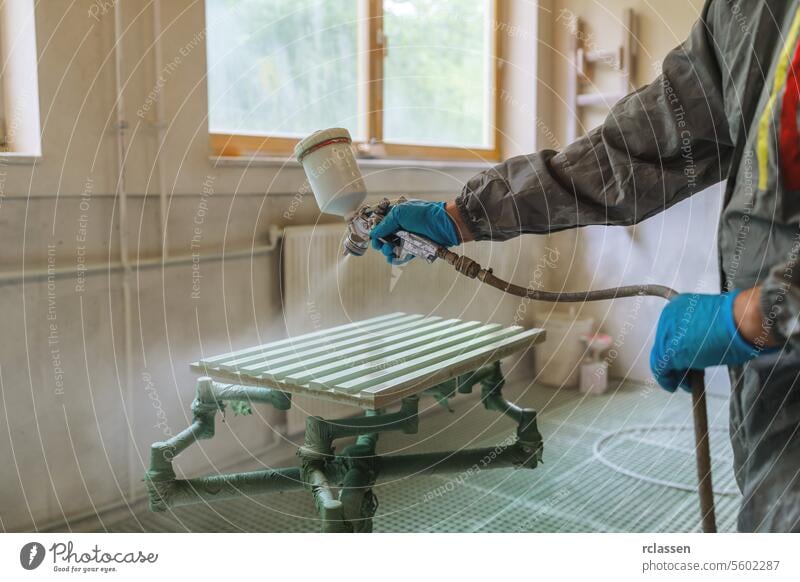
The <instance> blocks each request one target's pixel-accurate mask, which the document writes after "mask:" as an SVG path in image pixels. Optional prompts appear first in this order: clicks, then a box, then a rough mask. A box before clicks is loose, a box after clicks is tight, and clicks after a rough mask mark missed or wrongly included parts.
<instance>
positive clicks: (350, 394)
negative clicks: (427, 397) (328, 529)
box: [191, 313, 544, 410]
mask: <svg viewBox="0 0 800 582" xmlns="http://www.w3.org/2000/svg"><path fill="white" fill-rule="evenodd" d="M542 340H544V330H541V329H525V328H522V327H519V326H511V327H504V326H502V325H500V324H484V323H481V322H478V321H461V320H459V319H444V318H441V317H425V316H422V315H413V314H406V313H392V314H390V315H384V316H381V317H376V318H373V319H368V320H365V321H360V322H356V323H349V324H346V325H341V326H339V327H334V328H331V329H326V330H321V331H317V332H314V333H309V334H305V335H302V336H299V337H295V338H289V339H284V340H280V341H275V342H270V343H266V344H263V345H260V346H255V347H252V348H247V349H243V350H238V351H234V352H230V353H227V354H222V355H219V356H213V357H208V358H203V359H202V360H200V361H198V362H195V363H194V364H192V365H191V368H192V370H194V371H195V372H198V373H200V374H203V375H205V376H209V377H211V378H213V379H215V380H217V381H219V382H230V383H236V384H242V385H248V386H260V387H265V388H274V389H278V390H281V391H283V392H287V393H291V394H304V395H309V396H312V397H314V398H320V399H326V400H331V401H335V402H339V403H346V404H351V405H353V406H357V407H360V408H363V409H367V410H374V409H377V408H383V407H386V406H389V405H391V404H394V403H396V402H398V401H400V400H402V399H403V398H406V397H408V396H413V395H416V394H419V393H420V392H423V391H425V390H427V389H429V388H431V387H433V386H436V385H438V384H440V383H442V382H444V381H447V380H450V379H452V378H455V377H456V376H459V375H461V374H464V373H467V372H470V371H472V370H475V369H477V368H480V367H481V366H484V365H486V364H490V363H492V362H494V361H497V360H500V359H501V358H504V357H506V356H508V355H510V354H512V353H514V352H516V351H518V350H522V349H527V348H529V347H530V346H532V345H533V344H535V343H538V342H539V341H542Z"/></svg>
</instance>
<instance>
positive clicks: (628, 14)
mask: <svg viewBox="0 0 800 582" xmlns="http://www.w3.org/2000/svg"><path fill="white" fill-rule="evenodd" d="M622 26H623V30H622V44H621V45H620V46H619V47H618V48H617V49H616V50H603V49H598V48H597V47H595V46H593V42H592V37H591V36H590V35H589V34H588V33H587V32H586V26H585V23H584V22H583V21H582V20H581V18H579V17H577V16H576V17H574V18H573V20H572V21H571V22H570V39H571V47H570V54H571V55H572V59H573V66H572V71H571V72H570V76H569V88H568V102H569V104H570V108H571V109H570V115H571V119H570V120H569V122H568V124H567V143H571V142H573V141H575V139H577V137H578V136H579V135H581V134H582V133H583V131H582V128H583V123H582V119H581V111H582V110H583V109H584V108H589V107H594V108H597V107H610V106H611V105H613V104H614V103H616V102H617V101H619V100H620V99H622V98H623V97H624V96H625V95H627V94H628V93H630V92H631V91H632V90H633V89H634V85H635V81H634V71H635V70H636V56H637V38H638V18H637V15H636V13H635V12H634V11H633V10H632V9H627V10H625V14H624V16H623V21H622ZM599 67H604V68H606V69H611V70H613V71H616V72H618V73H619V83H618V87H619V88H618V90H616V91H611V92H597V91H594V92H592V91H591V89H592V88H593V87H595V86H596V85H595V82H594V80H593V76H594V73H595V72H596V70H597V68H599Z"/></svg>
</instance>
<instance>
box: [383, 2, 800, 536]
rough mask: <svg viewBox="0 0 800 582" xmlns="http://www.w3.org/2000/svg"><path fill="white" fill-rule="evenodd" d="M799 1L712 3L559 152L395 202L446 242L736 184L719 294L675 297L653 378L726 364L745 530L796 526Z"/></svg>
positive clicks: (642, 207) (799, 452)
mask: <svg viewBox="0 0 800 582" xmlns="http://www.w3.org/2000/svg"><path fill="white" fill-rule="evenodd" d="M799 103H800V0H771V1H770V0H748V1H746V2H739V1H733V0H709V1H708V2H707V3H706V5H705V7H704V9H703V12H702V16H701V18H700V20H699V21H698V22H697V23H696V24H695V25H694V27H693V29H692V31H691V34H690V36H689V38H688V39H687V40H686V41H685V42H684V43H683V44H681V45H680V46H679V47H677V48H676V49H675V50H673V51H671V52H670V53H669V54H668V55H667V57H666V59H665V60H664V62H663V67H662V73H661V75H660V76H659V77H658V78H657V79H656V80H655V81H654V82H653V83H651V84H649V85H647V86H645V87H643V88H641V89H639V90H638V91H635V92H634V93H632V94H630V95H628V96H627V97H625V98H624V99H622V100H621V101H620V102H619V103H617V104H616V105H615V106H614V107H613V109H612V110H611V113H610V115H609V116H608V118H607V119H606V120H605V122H604V123H603V124H602V125H601V126H600V127H598V128H596V129H594V130H592V131H591V132H589V133H588V134H587V135H585V136H584V137H582V138H580V139H578V140H577V141H575V142H574V143H572V144H570V145H569V146H567V147H565V148H564V149H563V151H561V152H556V151H550V150H544V151H540V152H538V153H535V154H531V155H526V156H519V157H515V158H511V159H509V160H508V161H506V162H504V163H501V164H499V165H497V166H495V167H493V168H491V169H489V170H487V171H484V172H482V173H480V174H478V175H476V176H475V177H473V178H472V179H470V180H469V181H468V182H467V184H466V186H465V187H464V189H463V191H462V193H461V194H460V195H459V196H458V197H457V198H456V199H455V200H454V201H451V202H447V203H444V202H439V203H432V202H422V201H413V202H409V203H407V204H403V205H399V206H396V207H394V208H393V210H392V211H391V212H390V214H389V215H388V216H387V217H386V219H385V220H384V221H383V222H382V223H381V224H379V225H378V227H376V228H375V229H374V231H373V233H372V240H373V246H375V248H378V249H380V250H382V251H383V252H384V254H386V255H387V256H391V254H392V248H391V247H390V246H389V245H386V244H385V243H382V242H381V241H380V240H379V239H385V237H386V236H387V235H390V234H391V233H392V232H394V231H395V230H398V229H400V228H402V229H405V230H408V231H411V232H416V233H418V234H421V235H423V236H428V237H429V238H431V239H432V240H435V241H436V242H438V243H440V244H443V245H446V246H452V245H456V244H459V243H460V242H462V241H468V240H479V241H480V240H494V241H502V240H507V239H510V238H513V237H516V236H519V235H520V234H524V233H536V234H546V233H552V232H555V231H559V230H563V229H567V228H575V227H579V226H586V225H597V224H602V225H610V226H611V225H631V224H635V223H638V222H640V221H642V220H645V219H647V218H649V217H651V216H653V215H655V214H656V213H659V212H662V211H664V210H667V209H668V208H670V207H671V206H673V205H674V204H676V203H678V202H680V201H681V200H684V199H686V198H688V197H689V196H692V195H693V194H695V193H697V192H700V191H702V190H704V189H705V188H707V187H709V186H711V185H713V184H716V183H718V182H722V181H723V180H727V187H726V190H725V198H724V202H723V209H722V215H721V218H720V221H719V257H720V269H721V274H722V287H723V289H724V290H725V291H726V292H725V293H723V294H721V295H699V294H685V295H679V296H678V297H677V298H676V299H674V300H673V301H671V302H670V303H669V304H668V305H667V306H666V307H665V309H664V311H663V312H662V314H661V317H660V319H659V322H658V327H657V330H656V340H655V345H654V347H653V350H652V353H651V358H650V364H651V368H652V372H653V375H654V376H655V378H656V380H657V381H658V383H659V384H660V385H661V386H662V387H664V388H666V389H667V390H670V391H674V390H675V389H676V388H678V387H679V386H681V387H684V388H686V387H688V382H687V380H686V375H687V371H688V370H689V369H703V368H706V367H708V366H713V365H728V366H729V367H730V370H731V378H732V388H731V390H732V391H731V400H730V412H731V414H730V435H731V440H732V444H733V451H734V470H735V475H736V479H737V482H738V485H739V488H740V489H741V492H742V504H741V509H740V512H739V520H738V528H739V530H740V531H748V532H749V531H799V530H800V431H799V430H798V429H799V428H800V379H799V378H798V375H800V267H799V266H798V265H797V262H798V255H800V128H799V127H798V114H799V113H800V106H799Z"/></svg>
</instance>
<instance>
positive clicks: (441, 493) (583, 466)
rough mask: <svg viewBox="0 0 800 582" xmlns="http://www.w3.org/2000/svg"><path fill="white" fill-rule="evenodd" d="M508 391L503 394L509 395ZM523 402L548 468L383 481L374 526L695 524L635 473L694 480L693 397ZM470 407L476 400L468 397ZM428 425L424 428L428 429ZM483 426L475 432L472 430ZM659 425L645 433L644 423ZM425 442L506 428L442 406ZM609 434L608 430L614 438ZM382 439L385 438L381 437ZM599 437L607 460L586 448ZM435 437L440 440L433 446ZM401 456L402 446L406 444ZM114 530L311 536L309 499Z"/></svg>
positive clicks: (188, 511)
mask: <svg viewBox="0 0 800 582" xmlns="http://www.w3.org/2000/svg"><path fill="white" fill-rule="evenodd" d="M509 392H510V391H509ZM520 402H522V403H523V404H526V405H532V406H534V407H538V408H539V409H540V410H541V411H542V412H541V414H540V430H541V432H542V434H543V436H544V440H545V457H544V460H545V462H544V464H543V465H541V466H540V467H539V468H537V469H535V470H533V471H529V470H518V471H514V470H492V471H478V472H477V473H474V474H473V475H471V476H470V477H469V478H459V476H458V475H453V476H436V477H424V478H415V479H404V480H401V481H397V482H391V483H386V484H379V485H378V486H376V488H375V492H376V494H377V496H378V498H379V500H380V506H379V508H378V511H377V514H376V517H375V521H374V526H375V531H385V532H388V531H403V532H407V531H441V532H473V531H486V532H516V531H539V532H558V531H565V532H571V531H575V532H593V531H611V532H622V531H629V532H637V531H643V532H661V531H665V532H672V531H699V530H700V524H699V509H698V500H697V496H696V494H694V493H690V492H686V491H681V490H678V489H674V488H669V487H665V486H663V485H658V484H654V483H651V482H646V481H642V480H640V479H637V478H633V477H631V476H628V475H630V474H633V475H639V476H642V477H644V478H645V479H651V480H652V479H656V480H658V479H661V480H664V479H666V480H669V481H672V482H678V483H685V484H688V485H692V484H694V482H695V465H694V456H693V454H692V443H693V440H692V439H693V436H692V432H691V430H675V428H674V427H676V426H686V427H690V426H691V410H690V408H691V401H690V399H689V396H688V395H686V394H675V395H672V396H670V395H667V394H665V393H663V392H661V391H658V390H647V389H642V388H641V387H635V386H625V387H621V388H620V389H619V390H617V391H615V392H614V393H613V394H609V395H606V396H600V397H596V396H595V397H583V396H582V395H580V394H578V393H577V392H575V391H572V390H555V389H550V388H543V387H536V388H535V389H532V390H531V391H530V393H528V394H525V395H523V397H521V398H520ZM472 404H473V405H474V402H473V403H472ZM708 406H709V422H710V424H711V427H712V432H711V445H712V455H713V459H714V470H715V473H714V478H715V483H714V485H715V489H716V490H720V491H723V492H725V491H735V489H736V487H735V484H734V482H733V476H732V471H731V468H730V466H731V451H730V445H729V444H728V440H727V434H726V430H727V401H726V400H724V399H723V398H720V397H718V396H716V397H715V396H713V395H712V396H710V397H709V402H708ZM426 424H428V425H429V426H428V427H425V426H424V425H426ZM478 426H480V427H489V428H488V429H487V430H486V432H485V433H484V434H482V435H481V436H480V438H479V439H477V440H476V439H475V433H476V432H477V430H476V427H478ZM643 426H648V427H653V426H655V427H660V428H657V429H652V430H651V431H649V433H648V432H647V431H643V430H642V429H641V427H643ZM421 428H424V429H425V433H424V434H422V435H420V436H421V437H425V436H428V435H434V434H436V433H437V432H439V431H441V433H440V434H438V435H437V436H435V437H433V438H431V439H429V440H428V439H425V438H420V439H418V440H420V441H421V442H422V443H423V445H422V447H423V448H427V449H432V448H444V447H445V446H446V444H447V443H446V442H443V441H451V442H460V443H462V445H463V444H464V443H466V442H468V441H469V440H470V439H472V440H473V441H474V442H473V443H471V444H470V446H473V445H484V446H485V445H488V444H491V443H499V442H502V441H503V439H504V438H506V437H507V436H508V435H509V434H511V429H510V427H509V425H508V422H505V421H499V422H498V421H497V417H496V415H492V414H491V413H485V411H483V410H479V409H475V410H471V411H469V412H466V413H463V414H462V412H461V411H459V413H458V414H456V415H448V414H440V415H435V416H433V417H430V418H429V419H426V420H425V422H423V426H422V427H421ZM610 433H614V434H613V435H611V434H610ZM382 438H383V437H382ZM414 438H415V437H407V436H403V435H392V436H388V435H387V438H386V439H385V441H382V449H383V450H384V451H386V450H395V451H399V449H400V448H402V447H407V446H410V444H411V443H413V442H414ZM601 440H602V441H603V444H602V448H601V453H602V456H603V459H604V460H605V461H607V462H609V463H611V464H612V465H615V466H618V467H621V468H622V469H623V470H624V471H625V473H626V474H623V473H621V472H620V471H618V470H615V469H613V468H611V467H609V466H607V465H606V464H604V463H602V462H601V461H600V460H599V459H598V458H596V457H595V456H594V453H593V449H594V447H595V443H597V442H598V441H601ZM434 445H436V446H435V447H434ZM403 452H407V451H403ZM716 503H717V506H716V507H717V524H718V528H719V530H720V531H734V530H735V524H736V512H737V509H738V504H739V498H738V496H737V495H717V496H716ZM108 529H109V530H110V531H143V530H144V531H154V532H173V531H193V532H241V531H263V532H316V531H318V522H317V520H316V517H315V514H314V509H313V505H312V501H311V496H310V495H309V494H308V493H307V492H304V491H301V492H292V493H284V494H280V495H271V496H269V495H267V496H261V497H258V498H251V499H237V500H233V501H227V502H221V503H217V504H215V505H213V506H210V505H209V506H201V505H198V506H194V507H183V508H178V509H175V510H173V511H171V512H169V513H163V514H153V513H149V512H147V511H143V512H141V513H137V514H136V515H135V516H133V515H132V516H130V517H129V518H127V519H125V520H123V521H120V522H117V523H115V524H113V525H112V526H111V527H109V528H108Z"/></svg>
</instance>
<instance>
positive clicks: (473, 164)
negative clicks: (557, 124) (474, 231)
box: [209, 156, 496, 170]
mask: <svg viewBox="0 0 800 582" xmlns="http://www.w3.org/2000/svg"><path fill="white" fill-rule="evenodd" d="M209 161H210V162H211V165H212V166H214V167H215V168H227V167H259V168H299V167H300V164H299V163H298V162H297V160H295V159H294V158H285V157H281V156H211V157H209ZM495 163H496V162H479V161H459V160H411V159H401V158H396V159H394V158H358V165H359V166H363V167H365V168H379V169H398V168H405V169H413V168H433V169H437V170H462V169H463V170H485V169H487V168H490V167H492V166H493V165H494V164H495Z"/></svg>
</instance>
